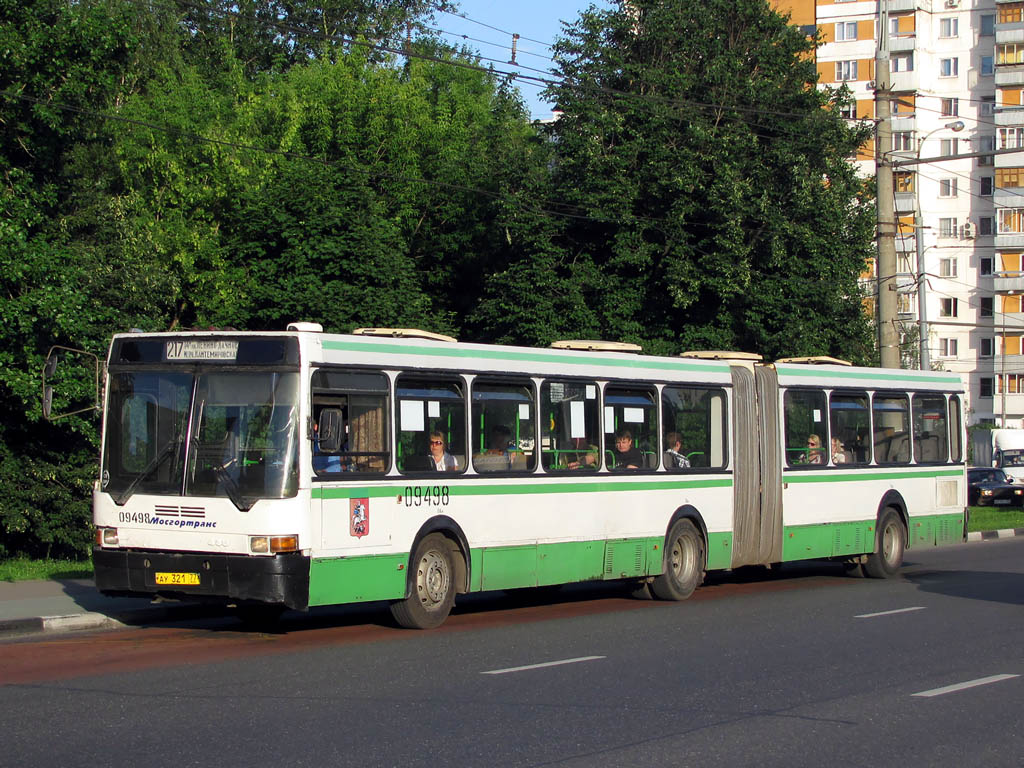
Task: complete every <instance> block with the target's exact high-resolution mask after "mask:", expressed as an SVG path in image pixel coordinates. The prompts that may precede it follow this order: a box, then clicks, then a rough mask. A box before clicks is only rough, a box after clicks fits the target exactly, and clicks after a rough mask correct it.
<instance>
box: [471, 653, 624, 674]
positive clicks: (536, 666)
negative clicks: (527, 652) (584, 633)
mask: <svg viewBox="0 0 1024 768" xmlns="http://www.w3.org/2000/svg"><path fill="white" fill-rule="evenodd" d="M603 658H605V657H604V656H580V657H579V658H577V659H562V660H561V661H545V662H544V663H542V664H527V665H526V666H525V667H508V668H507V669H491V670H488V671H487V672H481V673H480V674H481V675H504V674H506V673H508V672H524V671H525V670H527V669H541V668H542V667H557V666H560V665H562V664H577V663H578V662H581V661H597V659H603Z"/></svg>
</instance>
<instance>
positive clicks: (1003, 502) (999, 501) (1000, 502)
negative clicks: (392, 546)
mask: <svg viewBox="0 0 1024 768" xmlns="http://www.w3.org/2000/svg"><path fill="white" fill-rule="evenodd" d="M993 503H994V504H1009V503H1010V499H996V500H995V501H994V502H993ZM196 583H198V582H196Z"/></svg>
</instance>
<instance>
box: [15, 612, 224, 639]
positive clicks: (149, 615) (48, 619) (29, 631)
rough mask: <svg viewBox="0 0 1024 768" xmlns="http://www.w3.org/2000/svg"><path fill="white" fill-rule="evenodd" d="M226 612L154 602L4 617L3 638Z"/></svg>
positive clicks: (151, 622)
mask: <svg viewBox="0 0 1024 768" xmlns="http://www.w3.org/2000/svg"><path fill="white" fill-rule="evenodd" d="M223 615H224V609H223V607H220V606H210V605H203V604H201V603H188V604H184V605H173V606H158V607H157V606H154V607H153V608H136V609H134V610H131V611H124V612H121V613H117V614H114V615H107V614H105V613H95V612H90V613H74V614H69V615H65V616H36V617H31V618H25V619H0V639H9V638H15V637H24V636H29V635H38V634H50V633H59V632H82V631H85V630H91V629H123V628H125V627H131V626H139V625H142V624H157V623H163V622H169V621H188V620H191V619H205V618H210V617H214V616H223Z"/></svg>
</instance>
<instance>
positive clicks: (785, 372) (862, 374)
mask: <svg viewBox="0 0 1024 768" xmlns="http://www.w3.org/2000/svg"><path fill="white" fill-rule="evenodd" d="M777 371H778V374H779V378H780V379H783V378H785V377H786V376H804V377H806V378H812V379H813V378H828V379H866V380H868V381H878V380H882V381H920V382H927V383H929V384H935V385H939V384H958V385H960V386H963V380H962V379H961V378H960V377H959V376H942V375H941V374H935V375H932V376H924V375H921V374H914V373H905V372H902V371H901V372H899V373H887V372H886V371H885V370H883V369H880V368H872V369H871V370H870V371H833V370H830V371H828V372H827V373H822V372H821V371H818V370H815V369H814V368H813V367H809V368H788V367H787V368H782V367H779V368H777Z"/></svg>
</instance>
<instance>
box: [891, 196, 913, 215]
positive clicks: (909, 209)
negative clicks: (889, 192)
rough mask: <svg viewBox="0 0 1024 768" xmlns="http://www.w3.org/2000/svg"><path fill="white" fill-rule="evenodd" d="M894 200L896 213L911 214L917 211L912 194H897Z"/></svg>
mask: <svg viewBox="0 0 1024 768" xmlns="http://www.w3.org/2000/svg"><path fill="white" fill-rule="evenodd" d="M895 198H896V212H897V213H913V212H914V211H915V210H916V209H917V203H916V200H915V197H914V193H913V192H897V193H896V194H895Z"/></svg>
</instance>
